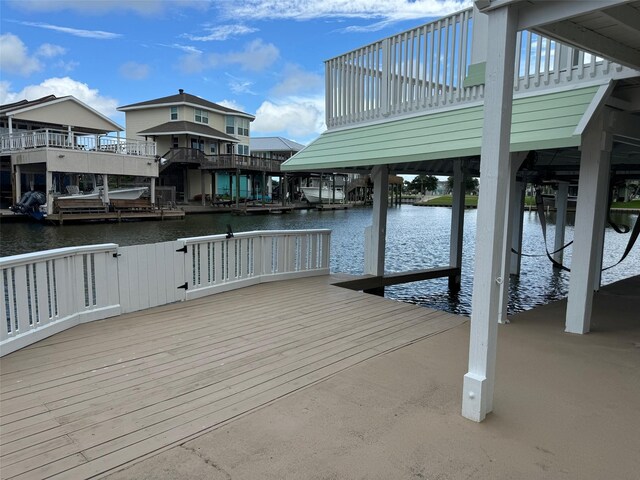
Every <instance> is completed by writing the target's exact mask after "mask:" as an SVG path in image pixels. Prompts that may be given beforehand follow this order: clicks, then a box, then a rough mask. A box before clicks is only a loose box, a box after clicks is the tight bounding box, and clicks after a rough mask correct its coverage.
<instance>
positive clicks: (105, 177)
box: [102, 173, 109, 205]
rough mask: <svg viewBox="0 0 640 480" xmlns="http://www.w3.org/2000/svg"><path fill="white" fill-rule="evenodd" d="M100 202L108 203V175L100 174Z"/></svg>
mask: <svg viewBox="0 0 640 480" xmlns="http://www.w3.org/2000/svg"><path fill="white" fill-rule="evenodd" d="M102 203H104V204H105V205H108V204H109V175H107V174H106V173H105V174H103V175H102Z"/></svg>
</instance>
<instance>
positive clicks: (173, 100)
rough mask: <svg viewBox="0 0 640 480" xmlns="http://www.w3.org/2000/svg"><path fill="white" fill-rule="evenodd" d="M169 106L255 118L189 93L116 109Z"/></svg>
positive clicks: (126, 109)
mask: <svg viewBox="0 0 640 480" xmlns="http://www.w3.org/2000/svg"><path fill="white" fill-rule="evenodd" d="M170 105H192V106H197V107H204V108H207V109H209V110H213V111H217V112H221V113H228V114H234V115H240V116H245V117H247V118H250V119H251V120H253V119H254V118H255V117H254V116H253V115H251V114H249V113H245V112H241V111H240V110H234V109H233V108H229V107H225V106H223V105H219V104H217V103H213V102H210V101H209V100H205V99H204V98H200V97H198V96H196V95H191V94H190V93H184V92H181V93H178V94H176V95H169V96H167V97H162V98H156V99H153V100H147V101H144V102H138V103H132V104H130V105H125V106H123V107H118V110H119V111H121V112H126V111H128V110H140V109H143V108H147V107H148V108H153V107H161V106H170Z"/></svg>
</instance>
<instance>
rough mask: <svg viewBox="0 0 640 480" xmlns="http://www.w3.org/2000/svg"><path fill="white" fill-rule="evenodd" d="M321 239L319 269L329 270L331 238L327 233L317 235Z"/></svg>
mask: <svg viewBox="0 0 640 480" xmlns="http://www.w3.org/2000/svg"><path fill="white" fill-rule="evenodd" d="M318 235H320V236H321V237H322V265H321V268H329V262H330V258H331V236H330V235H329V234H328V233H320V234H318Z"/></svg>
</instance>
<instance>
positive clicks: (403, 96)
mask: <svg viewBox="0 0 640 480" xmlns="http://www.w3.org/2000/svg"><path fill="white" fill-rule="evenodd" d="M481 35H483V34H481V33H477V32H476V29H474V25H473V9H468V10H464V11H462V12H458V13H456V14H453V15H450V16H448V17H444V18H442V19H440V20H437V21H435V22H431V23H428V24H426V25H422V26H420V27H417V28H414V29H411V30H408V31H406V32H403V33H399V34H397V35H393V36H391V37H388V38H385V39H383V40H381V41H378V42H375V43H372V44H370V45H367V46H364V47H361V48H358V49H356V50H353V51H351V52H348V53H345V54H343V55H340V56H338V57H335V58H332V59H330V60H327V61H326V63H325V75H326V86H325V90H326V92H325V101H326V123H327V127H328V128H329V129H332V128H337V127H342V126H350V125H354V124H359V123H365V122H370V121H376V120H382V119H386V118H393V117H401V116H404V115H409V114H415V113H420V112H425V111H428V110H435V109H439V108H444V107H451V106H455V105H460V104H465V103H473V102H481V101H482V100H483V98H484V81H483V80H481V81H475V82H474V81H468V80H469V79H470V77H468V76H470V74H471V69H470V65H471V53H472V45H473V47H474V48H484V47H479V45H485V44H486V43H487V39H486V38H479V36H481ZM489 35H491V33H490V32H489ZM517 41H518V43H517V46H516V52H517V58H516V79H515V80H516V81H515V86H514V90H515V91H516V92H523V91H527V90H531V91H533V90H540V89H543V88H556V87H558V86H560V85H562V84H568V83H576V82H585V81H593V80H595V79H602V78H610V77H612V76H614V75H615V74H616V73H617V72H621V71H622V70H624V67H622V66H620V65H617V64H613V63H611V62H609V61H607V60H603V59H602V58H599V57H596V56H594V55H590V54H589V53H586V52H583V51H579V50H576V49H573V48H570V47H567V46H564V45H561V44H559V43H557V42H555V41H552V40H549V39H548V38H545V37H542V36H540V35H537V34H532V33H530V32H528V31H523V32H519V33H518V39H517ZM480 57H481V55H480ZM477 66H478V67H480V70H481V71H480V73H479V75H480V76H481V77H482V76H483V66H481V65H477Z"/></svg>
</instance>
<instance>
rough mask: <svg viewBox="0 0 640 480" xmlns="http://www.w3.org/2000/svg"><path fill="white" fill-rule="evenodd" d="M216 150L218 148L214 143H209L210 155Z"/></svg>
mask: <svg viewBox="0 0 640 480" xmlns="http://www.w3.org/2000/svg"><path fill="white" fill-rule="evenodd" d="M217 150H218V148H217V146H216V144H215V143H212V144H211V155H215V154H216V152H217Z"/></svg>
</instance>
